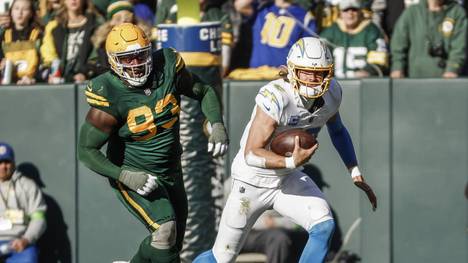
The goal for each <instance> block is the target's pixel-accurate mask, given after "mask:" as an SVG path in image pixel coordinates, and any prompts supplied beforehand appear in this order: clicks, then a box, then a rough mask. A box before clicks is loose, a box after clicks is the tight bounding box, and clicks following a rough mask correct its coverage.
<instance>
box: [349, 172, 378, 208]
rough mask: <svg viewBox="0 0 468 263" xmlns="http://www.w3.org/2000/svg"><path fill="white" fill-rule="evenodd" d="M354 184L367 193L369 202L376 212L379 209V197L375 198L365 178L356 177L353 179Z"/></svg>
mask: <svg viewBox="0 0 468 263" xmlns="http://www.w3.org/2000/svg"><path fill="white" fill-rule="evenodd" d="M353 182H354V185H355V186H357V187H359V189H361V190H362V191H364V193H366V195H367V198H368V199H369V202H370V203H371V204H372V210H373V211H375V209H377V196H375V194H374V191H373V190H372V188H371V187H370V186H369V185H368V184H367V183H366V182H365V181H364V177H362V175H358V176H355V177H353Z"/></svg>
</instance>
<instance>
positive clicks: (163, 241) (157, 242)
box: [151, 221, 177, 249]
mask: <svg viewBox="0 0 468 263" xmlns="http://www.w3.org/2000/svg"><path fill="white" fill-rule="evenodd" d="M176 235H177V233H176V222H175V221H168V222H166V223H163V224H161V225H160V226H159V227H158V229H156V230H155V231H154V232H153V233H151V246H153V247H154V248H157V249H169V248H171V247H172V246H174V245H175V243H176Z"/></svg>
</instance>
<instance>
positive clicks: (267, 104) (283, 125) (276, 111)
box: [231, 79, 342, 188]
mask: <svg viewBox="0 0 468 263" xmlns="http://www.w3.org/2000/svg"><path fill="white" fill-rule="evenodd" d="M341 92H342V91H341V86H340V84H339V83H338V81H336V80H335V79H332V81H331V82H330V88H329V89H328V91H327V92H326V93H325V94H324V95H323V96H322V98H323V100H324V104H323V106H322V107H320V108H318V109H317V110H316V111H314V112H309V111H308V110H307V109H306V108H305V107H304V104H303V103H302V100H301V98H300V97H299V94H298V93H297V91H296V90H295V89H293V88H292V87H291V85H290V84H289V83H288V82H286V81H284V80H283V79H278V80H274V81H272V82H270V83H268V84H267V85H265V86H263V87H262V88H261V89H260V91H259V92H258V94H257V96H256V97H255V103H256V107H254V110H253V112H252V115H251V117H250V121H249V123H248V124H247V126H246V127H245V130H244V133H243V135H242V139H241V141H240V149H239V152H238V153H237V155H236V157H235V158H234V161H233V163H232V167H231V170H232V171H231V173H232V177H233V178H235V179H238V180H240V181H243V182H246V183H249V184H253V185H256V186H260V187H271V188H274V187H278V186H279V185H280V183H281V179H282V178H284V175H286V174H289V173H291V172H292V170H294V169H288V168H286V169H263V168H258V167H252V166H249V165H247V163H246V162H245V159H244V149H245V144H246V142H247V137H248V135H249V130H250V126H251V123H252V120H253V119H254V117H255V111H256V108H257V107H259V108H260V109H262V110H263V111H264V112H265V113H266V114H268V115H269V116H270V117H271V118H273V119H274V120H276V122H277V123H278V127H277V128H276V130H275V131H274V133H273V136H272V138H273V137H274V136H275V135H276V134H278V133H280V132H282V131H285V130H288V129H294V128H302V129H305V130H307V131H308V132H310V133H313V134H315V135H317V133H318V132H319V131H320V129H321V128H322V127H323V126H324V125H325V124H326V123H327V121H328V119H330V118H331V117H332V116H333V115H335V113H337V112H338V109H339V107H340V103H341ZM266 148H267V149H269V145H267V146H266ZM296 169H297V168H296ZM282 176H283V177H282Z"/></svg>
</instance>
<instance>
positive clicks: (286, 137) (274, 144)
mask: <svg viewBox="0 0 468 263" xmlns="http://www.w3.org/2000/svg"><path fill="white" fill-rule="evenodd" d="M296 136H299V145H300V146H301V148H304V149H309V148H310V147H312V146H314V145H315V144H316V143H317V140H316V139H315V136H314V135H312V134H310V133H308V132H307V131H305V130H303V129H300V128H296V129H290V130H286V131H283V132H281V133H278V134H277V135H276V136H275V137H274V138H273V139H272V140H271V143H270V149H271V150H272V151H273V152H274V153H276V154H279V155H282V156H286V157H289V156H291V155H292V152H293V151H294V138H295V137H296Z"/></svg>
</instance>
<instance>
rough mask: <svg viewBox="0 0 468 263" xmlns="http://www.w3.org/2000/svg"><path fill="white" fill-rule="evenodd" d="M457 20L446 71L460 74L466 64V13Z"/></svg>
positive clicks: (462, 13)
mask: <svg viewBox="0 0 468 263" xmlns="http://www.w3.org/2000/svg"><path fill="white" fill-rule="evenodd" d="M459 16H460V17H459V18H458V19H457V20H456V24H455V29H454V32H453V36H452V39H451V44H450V47H449V50H448V59H447V67H446V71H448V72H455V73H459V72H460V69H461V67H462V66H463V64H464V63H465V49H466V34H467V33H466V31H467V19H466V15H465V13H464V12H461V13H460V15H459Z"/></svg>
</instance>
